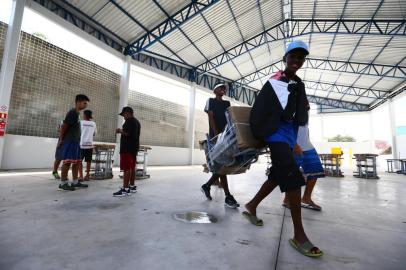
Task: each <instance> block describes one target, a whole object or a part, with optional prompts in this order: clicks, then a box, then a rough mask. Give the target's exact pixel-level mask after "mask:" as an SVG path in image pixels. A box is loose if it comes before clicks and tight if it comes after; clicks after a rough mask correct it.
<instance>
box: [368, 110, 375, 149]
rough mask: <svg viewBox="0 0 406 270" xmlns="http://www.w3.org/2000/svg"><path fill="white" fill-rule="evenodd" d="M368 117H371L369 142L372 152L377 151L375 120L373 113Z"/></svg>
mask: <svg viewBox="0 0 406 270" xmlns="http://www.w3.org/2000/svg"><path fill="white" fill-rule="evenodd" d="M368 117H369V140H370V141H371V150H375V132H374V118H373V114H372V111H370V112H369V113H368Z"/></svg>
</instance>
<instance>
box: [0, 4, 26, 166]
mask: <svg viewBox="0 0 406 270" xmlns="http://www.w3.org/2000/svg"><path fill="white" fill-rule="evenodd" d="M24 6H25V0H14V1H13V5H12V11H11V16H10V20H9V23H8V29H7V36H6V40H5V44H4V53H3V60H2V63H1V72H0V112H1V113H2V114H3V113H5V114H8V109H9V107H10V99H11V89H12V86H13V79H14V71H15V67H16V61H17V51H18V41H19V40H20V32H21V23H22V21H23V14H24ZM6 128H7V126H6ZM4 140H5V137H4V136H0V168H1V167H2V161H3V153H4Z"/></svg>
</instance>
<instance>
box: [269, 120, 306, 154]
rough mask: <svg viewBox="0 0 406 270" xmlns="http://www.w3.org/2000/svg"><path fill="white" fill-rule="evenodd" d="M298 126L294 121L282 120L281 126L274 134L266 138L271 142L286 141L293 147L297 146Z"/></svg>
mask: <svg viewBox="0 0 406 270" xmlns="http://www.w3.org/2000/svg"><path fill="white" fill-rule="evenodd" d="M297 130H298V128H297V126H296V125H295V124H293V122H285V121H283V120H281V122H280V124H279V128H278V129H277V130H276V131H275V133H273V134H272V135H270V136H268V138H266V141H267V142H268V143H270V142H284V143H287V144H289V146H290V147H291V148H293V147H295V144H296V140H297Z"/></svg>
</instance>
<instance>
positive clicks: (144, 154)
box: [135, 145, 151, 180]
mask: <svg viewBox="0 0 406 270" xmlns="http://www.w3.org/2000/svg"><path fill="white" fill-rule="evenodd" d="M148 150H151V147H148V146H142V145H141V146H140V149H139V151H138V155H137V165H136V168H135V179H137V180H142V179H148V178H150V175H149V174H148V173H147V167H148Z"/></svg>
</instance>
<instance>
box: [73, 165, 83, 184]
mask: <svg viewBox="0 0 406 270" xmlns="http://www.w3.org/2000/svg"><path fill="white" fill-rule="evenodd" d="M77 165H78V172H79V179H80V180H83V163H82V161H80V163H78V164H77ZM72 174H73V167H72ZM73 179H76V178H75V177H73Z"/></svg>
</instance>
